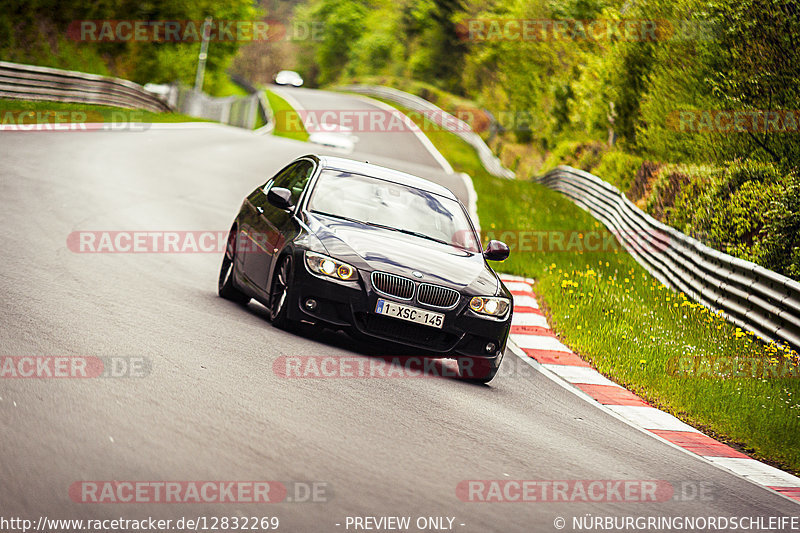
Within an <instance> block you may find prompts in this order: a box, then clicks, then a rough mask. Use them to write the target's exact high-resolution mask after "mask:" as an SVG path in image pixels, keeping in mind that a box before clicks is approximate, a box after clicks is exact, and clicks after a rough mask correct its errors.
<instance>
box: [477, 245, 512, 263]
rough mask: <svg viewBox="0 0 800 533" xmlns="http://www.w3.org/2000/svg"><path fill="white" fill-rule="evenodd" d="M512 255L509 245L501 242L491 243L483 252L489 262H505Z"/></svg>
mask: <svg viewBox="0 0 800 533" xmlns="http://www.w3.org/2000/svg"><path fill="white" fill-rule="evenodd" d="M509 253H510V251H509V249H508V245H507V244H506V243H504V242H501V241H489V244H487V245H486V249H485V250H484V251H483V257H485V258H486V259H487V260H489V261H504V260H506V259H507V258H508V254H509Z"/></svg>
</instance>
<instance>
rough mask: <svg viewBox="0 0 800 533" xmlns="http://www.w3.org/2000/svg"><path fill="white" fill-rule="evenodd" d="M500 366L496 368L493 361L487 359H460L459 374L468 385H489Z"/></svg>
mask: <svg viewBox="0 0 800 533" xmlns="http://www.w3.org/2000/svg"><path fill="white" fill-rule="evenodd" d="M499 369H500V365H497V366H495V365H494V362H493V361H492V360H491V359H486V358H485V357H460V358H459V359H458V370H459V371H458V374H459V376H460V378H461V379H462V380H464V381H466V382H468V383H489V382H490V381H492V380H493V379H494V377H495V376H496V375H497V371H498V370H499Z"/></svg>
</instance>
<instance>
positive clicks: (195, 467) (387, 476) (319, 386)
mask: <svg viewBox="0 0 800 533" xmlns="http://www.w3.org/2000/svg"><path fill="white" fill-rule="evenodd" d="M341 105H344V106H347V105H350V103H349V102H348V103H342V104H341ZM359 135H360V136H364V135H365V134H363V133H360V134H359ZM369 137H370V141H369V143H366V142H364V141H361V142H360V143H359V150H366V149H367V148H369V149H371V150H374V151H375V152H379V153H378V154H376V155H375V157H377V158H378V159H382V160H385V161H390V160H391V161H392V164H394V165H398V166H404V167H406V168H407V169H408V168H416V169H420V168H421V167H426V169H425V170H424V171H423V172H419V173H420V174H423V175H425V176H426V177H431V178H433V179H437V180H447V179H450V178H448V177H447V176H446V175H444V174H443V173H442V172H441V170H437V169H436V168H435V166H434V165H429V164H420V161H423V160H424V158H425V157H428V155H427V154H422V153H421V152H418V151H417V152H415V153H414V154H413V155H412V156H411V157H410V159H408V162H405V163H403V162H402V161H400V160H401V159H402V158H403V157H407V156H405V155H403V154H401V153H398V152H397V151H393V150H391V146H386V144H385V143H390V141H388V140H384V138H383V137H380V135H379V134H375V135H374V136H369ZM372 143H374V146H375V147H374V148H373V147H372V146H373V144H372ZM309 151H317V150H314V149H313V148H310V147H309V146H308V145H306V144H304V143H298V142H295V141H289V140H285V139H279V138H274V137H262V136H257V135H253V134H251V133H249V132H244V131H239V130H235V129H233V128H226V127H218V128H209V127H204V128H201V127H197V128H188V129H155V128H154V129H152V130H150V131H145V132H130V133H124V132H91V133H74V132H40V133H33V132H26V133H0V153H2V157H0V186H1V187H2V189H1V192H2V196H1V197H2V202H3V204H2V209H1V210H0V227H2V228H3V230H2V237H1V238H2V241H1V242H0V244H1V245H2V249H3V250H4V252H3V254H4V261H3V273H2V275H0V292H2V294H3V295H4V296H3V300H4V302H3V306H2V308H1V309H0V323H1V324H2V329H0V355H14V356H23V355H42V356H53V355H57V356H65V355H84V356H121V357H145V358H146V359H147V361H148V362H149V364H150V366H151V370H150V373H149V375H147V376H146V377H141V378H119V379H112V378H104V379H103V378H101V379H3V380H2V381H1V382H0V425H1V426H2V428H3V430H2V432H1V433H0V450H2V454H3V459H2V461H0V480H2V481H1V482H0V502H2V504H0V507H1V508H2V509H1V512H0V515H2V516H6V517H9V516H18V517H26V518H29V519H32V520H34V521H35V520H36V519H37V518H38V517H39V516H40V515H45V516H47V517H49V518H116V517H127V518H145V517H147V516H153V517H157V518H163V519H167V518H178V517H181V516H191V517H195V516H217V517H221V516H277V517H279V518H280V520H281V530H283V531H301V532H305V531H343V530H345V528H344V524H345V519H346V517H347V516H365V515H368V516H381V515H391V516H398V515H399V516H403V515H407V516H412V517H417V516H449V517H455V522H454V524H455V525H454V528H455V529H456V530H458V531H465V532H467V531H468V532H484V531H504V532H516V531H520V532H530V531H555V529H554V526H553V523H554V520H555V519H556V518H557V517H559V516H561V517H565V518H566V519H567V520H568V523H567V527H566V528H565V529H564V530H565V531H572V526H571V522H570V520H571V517H573V516H579V515H580V516H583V515H585V514H586V513H590V514H592V515H611V516H625V515H646V516H677V515H680V516H742V515H748V516H781V515H791V514H796V513H797V506H796V504H795V503H793V502H791V501H789V500H787V499H784V498H782V497H780V496H777V495H775V494H773V493H770V492H769V491H766V490H764V489H761V488H759V487H757V486H755V485H753V484H751V483H749V482H747V481H745V480H743V479H741V478H739V477H736V476H734V475H732V474H728V473H726V472H724V471H722V470H719V469H718V468H715V467H714V466H712V465H710V464H708V463H706V462H704V461H702V460H700V459H698V458H695V457H691V456H689V455H687V454H685V453H683V452H681V451H679V450H676V449H675V448H673V447H671V446H668V445H666V444H664V443H661V442H659V441H656V440H655V439H652V438H650V437H648V436H647V435H645V434H643V433H642V432H640V431H637V430H635V429H633V428H631V427H629V426H628V425H626V424H624V423H622V422H620V421H619V420H617V419H615V418H613V417H611V416H609V415H607V414H605V413H603V412H601V411H599V410H597V409H595V408H594V407H592V406H591V405H589V404H588V403H586V402H584V401H583V400H581V399H580V398H578V397H577V396H575V395H573V394H571V393H569V392H568V391H566V390H565V389H563V388H562V387H560V386H558V385H557V384H555V383H553V382H552V381H550V380H549V379H547V378H545V377H543V376H542V375H540V374H536V373H530V372H526V373H525V374H524V375H520V374H515V373H510V372H505V375H502V376H500V377H499V378H498V379H496V380H495V381H493V382H492V383H491V385H490V386H474V385H469V384H466V383H463V382H460V381H457V380H452V379H446V378H441V379H439V378H435V379H401V378H396V379H388V378H387V379H286V378H283V377H281V376H279V375H276V374H275V373H274V372H273V364H274V362H275V361H276V359H277V358H279V357H281V356H296V355H331V356H354V357H369V356H370V355H375V349H374V348H370V347H366V346H362V345H359V344H357V343H355V342H354V341H352V340H350V339H349V338H347V337H346V336H344V335H341V334H336V333H331V332H309V331H304V332H302V334H300V335H293V334H289V333H285V332H282V331H279V330H276V329H274V328H272V327H271V326H270V324H269V321H268V319H267V317H266V313H265V311H264V309H263V308H262V307H260V306H258V305H255V304H250V305H249V306H247V307H246V308H241V307H238V306H236V305H233V304H231V303H230V302H227V301H225V300H222V299H220V298H218V297H217V296H216V294H215V288H216V287H215V284H216V276H217V269H218V267H219V262H220V256H219V254H216V253H160V254H149V253H141V254H138V253H130V254H85V253H75V252H73V251H71V250H70V249H69V248H68V247H67V237H68V235H70V233H72V232H75V231H84V230H150V231H157V230H223V231H224V230H226V229H227V228H228V227H229V225H230V223H231V220H232V219H233V216H234V214H235V211H236V209H237V208H238V205H239V203H240V202H241V200H242V198H243V197H244V195H245V194H246V193H248V192H249V191H250V190H252V189H253V188H254V187H255V186H256V185H258V184H259V183H262V182H263V181H264V179H265V177H266V176H268V175H270V174H271V173H272V172H274V171H276V170H277V169H279V168H280V167H281V166H283V165H284V164H285V163H286V162H287V161H289V160H290V159H291V158H293V157H295V156H297V155H300V154H303V153H307V152H309ZM361 155H362V153H358V154H355V155H354V157H360V156H361ZM390 156H394V157H390ZM370 157H371V159H370V160H371V161H373V158H372V156H370ZM483 222H484V223H486V222H487V221H483ZM514 362H515V358H514V356H513V355H511V354H508V355H507V358H506V361H505V363H504V369H509V368H512V369H513V366H514ZM509 365H511V366H509ZM509 374H511V375H509ZM481 479H500V480H502V479H512V480H526V479H527V480H564V479H580V480H615V479H627V480H665V481H670V482H672V483H682V482H683V483H693V482H704V483H706V486H710V487H712V491H711V492H710V495H707V497H706V498H703V499H702V500H700V499H696V498H694V499H692V498H690V499H689V501H677V500H670V501H665V502H658V503H629V502H628V503H606V502H591V503H575V502H572V503H515V504H511V503H502V504H497V503H495V504H493V503H468V502H463V501H461V500H460V499H459V498H458V497H457V494H456V487H457V486H458V484H459V482H461V481H463V480H481ZM82 480H117V481H120V480H140V481H141V480H149V481H156V480H157V481H179V480H185V481H199V480H277V481H283V482H289V481H308V482H322V483H327V494H328V497H327V501H326V502H318V503H295V502H288V501H285V502H282V503H275V504H269V505H263V504H246V503H237V504H230V503H229V504H201V503H195V504H150V503H135V504H87V503H76V502H75V501H73V500H72V499H71V498H70V496H69V493H68V490H69V487H70V486H71V485H72V484H73V483H75V482H77V481H82ZM336 524H341V525H340V526H337V525H336ZM461 524H464V525H463V526H462V525H461ZM412 531H416V529H412Z"/></svg>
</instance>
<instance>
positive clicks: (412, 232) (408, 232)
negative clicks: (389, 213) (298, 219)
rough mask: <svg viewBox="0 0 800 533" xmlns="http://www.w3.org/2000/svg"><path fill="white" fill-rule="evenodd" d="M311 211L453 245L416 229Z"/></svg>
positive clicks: (315, 212)
mask: <svg viewBox="0 0 800 533" xmlns="http://www.w3.org/2000/svg"><path fill="white" fill-rule="evenodd" d="M311 212H312V213H314V214H316V215H322V216H326V217H331V218H338V219H341V220H347V221H348V222H355V223H357V224H365V225H367V226H373V227H376V228H381V229H388V230H390V231H397V232H399V233H405V234H406V235H413V236H414V237H420V238H422V239H427V240H429V241H433V242H438V243H440V244H446V245H448V246H453V243H449V242H447V241H443V240H442V239H437V238H436V237H431V236H430V235H425V234H424V233H420V232H418V231H412V230H410V229H402V228H395V227H394V226H387V225H385V224H378V223H377V222H365V221H364V220H356V219H355V218H350V217H346V216H342V215H336V214H334V213H326V212H324V211H315V210H312V211H311Z"/></svg>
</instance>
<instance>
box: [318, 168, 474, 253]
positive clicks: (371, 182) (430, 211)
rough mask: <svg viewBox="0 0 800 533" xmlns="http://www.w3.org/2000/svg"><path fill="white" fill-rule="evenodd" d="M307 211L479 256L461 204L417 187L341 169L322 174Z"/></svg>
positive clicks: (326, 171)
mask: <svg viewBox="0 0 800 533" xmlns="http://www.w3.org/2000/svg"><path fill="white" fill-rule="evenodd" d="M308 208H309V210H310V211H311V212H312V213H317V214H322V215H328V216H332V217H337V218H342V219H346V220H351V221H355V222H360V223H363V224H369V225H373V226H380V227H384V228H388V229H392V230H395V231H399V232H402V233H406V234H410V235H415V236H417V237H421V238H425V239H428V240H432V241H437V242H441V243H444V244H449V245H452V246H456V247H458V248H462V249H464V250H468V251H471V252H476V253H478V252H480V249H479V247H478V238H477V236H476V235H475V232H474V231H473V229H472V226H471V225H470V223H469V219H468V218H467V215H466V213H465V212H464V209H463V208H462V207H461V204H459V203H458V202H457V201H455V200H452V199H450V198H446V197H444V196H439V195H438V194H433V193H430V192H427V191H423V190H421V189H415V188H414V187H408V186H406V185H402V184H399V183H395V182H391V181H386V180H382V179H378V178H371V177H368V176H362V175H360V174H351V173H349V172H343V171H339V170H323V171H322V173H321V174H320V176H319V179H318V180H317V184H316V186H315V187H314V192H313V194H312V196H311V200H310V201H309V204H308Z"/></svg>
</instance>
